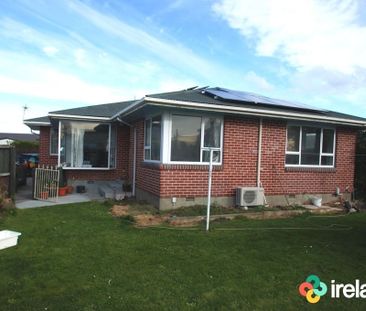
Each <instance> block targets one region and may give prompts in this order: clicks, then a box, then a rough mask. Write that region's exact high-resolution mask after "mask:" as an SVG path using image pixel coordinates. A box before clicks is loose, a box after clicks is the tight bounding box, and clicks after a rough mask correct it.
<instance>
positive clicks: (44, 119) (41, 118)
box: [24, 116, 50, 123]
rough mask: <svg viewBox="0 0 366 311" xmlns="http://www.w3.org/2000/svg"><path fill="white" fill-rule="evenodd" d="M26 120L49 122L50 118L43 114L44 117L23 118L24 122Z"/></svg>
mask: <svg viewBox="0 0 366 311" xmlns="http://www.w3.org/2000/svg"><path fill="white" fill-rule="evenodd" d="M27 122H34V123H37V122H39V123H50V118H49V117H48V116H44V117H39V118H33V119H27V120H24V123H27Z"/></svg>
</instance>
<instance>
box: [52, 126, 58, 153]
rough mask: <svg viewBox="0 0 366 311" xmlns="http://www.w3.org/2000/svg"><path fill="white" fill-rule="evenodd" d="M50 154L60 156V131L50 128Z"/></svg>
mask: <svg viewBox="0 0 366 311" xmlns="http://www.w3.org/2000/svg"><path fill="white" fill-rule="evenodd" d="M50 154H52V155H58V129H57V128H54V127H51V128H50Z"/></svg>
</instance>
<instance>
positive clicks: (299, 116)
mask: <svg viewBox="0 0 366 311" xmlns="http://www.w3.org/2000/svg"><path fill="white" fill-rule="evenodd" d="M145 101H146V102H149V103H150V104H151V105H156V106H170V107H181V108H188V109H196V110H206V111H213V112H214V111H216V112H223V113H233V114H242V115H251V116H258V117H271V118H279V119H292V120H301V121H322V122H327V123H335V124H342V125H350V126H360V127H366V122H365V121H357V120H349V119H343V118H335V117H326V116H324V117H322V116H316V115H311V114H304V113H297V112H278V111H271V110H265V109H263V110H257V109H253V108H244V107H233V106H227V105H220V106H218V105H214V104H203V103H197V102H186V101H178V100H169V99H161V98H152V97H145Z"/></svg>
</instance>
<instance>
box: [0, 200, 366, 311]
mask: <svg viewBox="0 0 366 311" xmlns="http://www.w3.org/2000/svg"><path fill="white" fill-rule="evenodd" d="M307 217H308V216H302V217H298V218H293V219H285V220H268V221H252V220H251V221H249V220H235V221H232V222H221V223H216V224H215V223H214V224H212V229H213V230H212V231H211V232H210V233H206V232H204V231H203V227H200V228H197V230H187V229H181V230H179V229H164V228H160V229H159V228H147V229H136V228H134V227H133V226H131V225H129V224H127V223H126V222H123V221H121V220H120V219H115V218H112V217H111V216H110V215H109V213H108V206H106V205H104V204H100V203H83V204H77V205H69V206H54V207H50V208H37V209H29V210H19V211H18V212H17V215H16V216H8V217H7V218H6V220H5V221H4V220H3V221H0V229H1V230H2V229H10V230H15V231H20V232H21V233H22V236H21V237H20V241H19V244H18V246H17V247H13V248H8V249H5V250H1V251H0V310H2V311H3V310H327V309H328V310H366V299H364V300H362V299H345V298H343V299H338V300H336V299H331V298H330V293H329V292H328V294H327V295H326V296H324V297H322V298H321V300H320V302H319V303H318V304H316V305H310V304H308V303H307V302H306V301H305V300H304V298H303V297H301V296H300V295H299V294H298V291H297V287H298V285H299V284H300V283H301V282H303V281H304V280H305V278H306V277H307V276H308V275H309V274H316V275H318V276H319V277H320V278H321V280H322V281H323V282H326V283H327V284H328V285H330V280H331V279H336V280H337V281H339V282H343V283H353V282H354V280H355V279H357V278H359V279H361V282H365V283H366V213H362V214H354V215H349V216H345V217H337V218H307ZM335 223H336V224H341V225H343V226H336V227H334V226H333V227H328V226H329V225H331V224H335ZM274 227H276V228H283V227H287V228H294V227H298V228H302V229H296V230H291V229H285V230H283V229H278V230H269V229H265V228H274ZM350 227H351V228H350ZM326 228H330V229H332V228H333V229H336V230H322V229H326ZM220 229H235V230H220ZM237 229H244V230H237ZM248 229H249V230H248ZM252 229H255V230H252ZM346 229H350V230H346Z"/></svg>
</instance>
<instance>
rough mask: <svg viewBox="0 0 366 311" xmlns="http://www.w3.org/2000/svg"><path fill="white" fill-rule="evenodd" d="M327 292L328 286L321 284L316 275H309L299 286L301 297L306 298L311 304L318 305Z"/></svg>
mask: <svg viewBox="0 0 366 311" xmlns="http://www.w3.org/2000/svg"><path fill="white" fill-rule="evenodd" d="M327 291H328V287H327V284H325V283H324V282H321V281H320V279H319V278H318V277H317V276H316V275H314V274H311V275H309V276H308V277H307V278H306V280H305V282H303V283H301V284H300V286H299V293H300V295H301V296H303V297H305V298H306V300H307V301H308V302H309V303H317V302H318V301H319V300H320V297H322V296H324V295H325V294H326V293H327Z"/></svg>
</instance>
